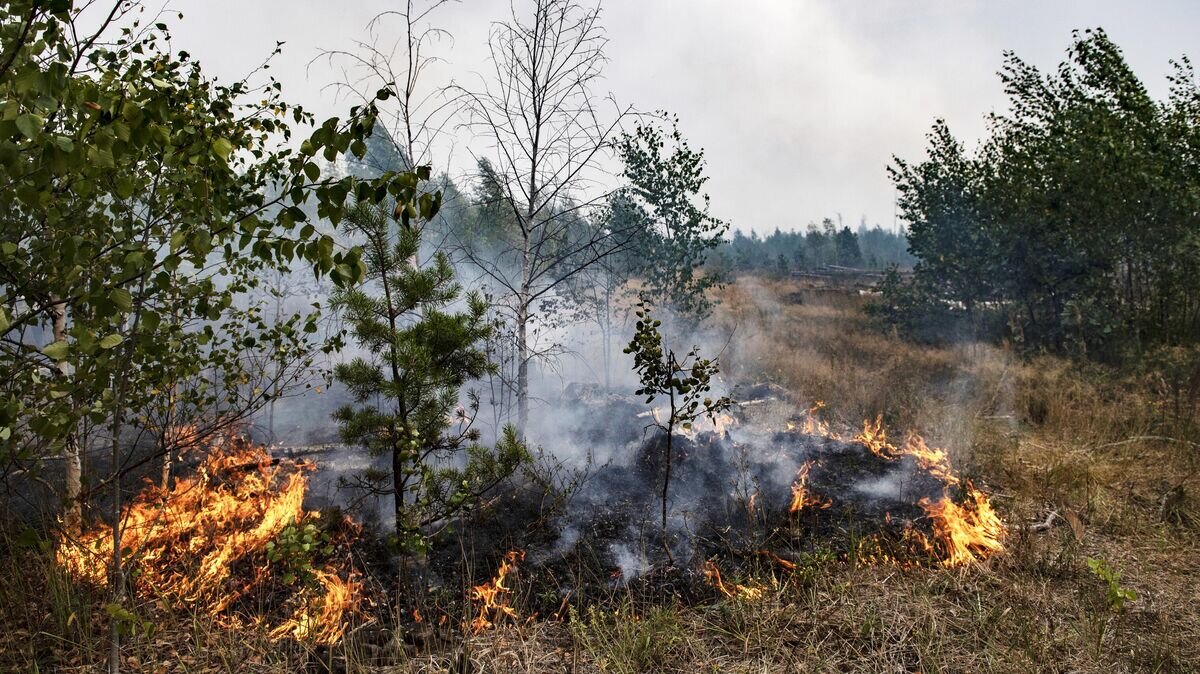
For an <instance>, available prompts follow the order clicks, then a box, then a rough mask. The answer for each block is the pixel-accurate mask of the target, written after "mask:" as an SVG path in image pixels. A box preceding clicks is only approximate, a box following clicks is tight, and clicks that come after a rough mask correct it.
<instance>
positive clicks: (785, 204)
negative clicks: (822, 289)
mask: <svg viewBox="0 0 1200 674" xmlns="http://www.w3.org/2000/svg"><path fill="white" fill-rule="evenodd" d="M584 1H585V2H586V0H584ZM512 2H513V4H514V5H515V6H516V8H517V10H518V11H521V10H522V8H524V7H526V6H527V5H528V4H529V0H512ZM398 5H399V3H389V2H387V1H386V0H343V1H341V2H330V1H329V0H286V1H284V0H173V2H171V3H170V7H171V8H172V9H179V10H181V11H182V12H183V13H184V20H183V21H181V22H175V21H172V24H173V30H174V33H175V46H176V47H177V48H178V49H186V50H188V51H190V52H192V54H194V55H195V56H197V57H198V58H199V59H200V60H201V62H202V63H204V64H205V66H206V67H207V68H208V69H209V70H210V71H211V72H212V73H213V74H216V75H219V76H221V77H222V78H229V77H233V76H235V75H239V74H243V73H244V72H245V71H246V70H247V69H248V68H249V67H251V66H252V64H256V63H258V62H260V61H261V60H262V59H263V57H265V56H266V55H267V54H268V53H269V52H270V49H271V47H272V45H273V44H274V42H275V41H276V40H279V41H286V42H287V45H286V46H285V49H284V53H283V57H282V58H280V59H277V60H276V61H275V62H274V63H275V65H274V68H273V72H274V74H275V76H276V77H278V78H279V79H280V80H281V81H282V82H283V84H284V87H285V89H284V91H285V94H286V98H287V99H288V100H291V101H295V102H299V103H303V104H304V105H306V106H308V107H310V108H311V109H313V110H314V111H315V112H317V113H319V114H320V115H321V116H323V117H324V116H329V115H332V114H337V113H338V112H339V111H341V110H343V109H344V108H345V105H344V104H339V102H338V101H336V100H335V97H334V95H333V93H332V92H331V91H329V90H328V89H326V88H325V85H327V84H329V83H330V82H331V81H333V80H335V79H336V78H337V73H336V72H335V71H334V70H332V69H330V68H328V67H325V66H323V65H321V64H315V65H313V67H311V68H309V67H307V66H308V64H309V61H310V60H312V59H313V58H314V57H315V56H317V55H318V54H319V53H320V50H321V49H345V48H350V47H351V46H352V44H353V42H354V41H355V40H358V39H363V38H364V37H365V36H366V25H367V23H368V21H370V19H371V18H372V17H373V16H374V15H375V14H377V13H378V12H380V11H382V10H386V9H392V8H395V7H397V6H398ZM508 14H509V0H462V2H461V4H459V5H456V6H450V7H447V8H444V9H443V10H442V11H440V13H439V14H438V15H436V19H437V21H438V23H440V25H441V26H442V27H444V28H446V29H447V30H449V31H450V32H451V33H452V34H453V36H454V43H453V44H452V45H451V44H444V45H442V49H440V52H439V53H440V55H441V56H442V57H444V58H445V59H446V60H447V65H446V66H445V67H444V68H442V69H441V70H439V71H438V76H439V77H440V78H445V79H449V78H454V79H455V80H457V81H459V82H463V83H469V82H471V81H472V77H473V75H472V74H473V73H479V72H484V71H485V70H486V68H485V66H486V61H485V58H486V53H487V52H486V42H487V38H488V31H489V27H490V24H491V22H493V21H496V20H500V19H505V18H507V16H508ZM603 23H604V24H605V26H606V28H607V31H608V36H609V38H610V40H611V41H610V43H609V46H608V56H609V58H610V62H609V64H608V68H607V74H606V79H605V82H604V86H603V88H604V89H605V90H607V91H611V92H612V93H613V94H614V95H615V96H616V98H617V99H618V100H619V101H621V102H622V103H627V104H631V105H633V106H635V107H636V108H638V109H640V110H644V111H653V110H657V109H665V110H668V111H671V112H674V113H677V114H678V115H679V117H680V120H681V126H682V129H683V131H684V134H685V135H686V136H687V137H688V138H689V140H690V141H691V142H692V144H693V145H694V146H702V147H704V148H705V150H706V154H707V158H708V164H709V171H708V172H709V175H710V177H711V181H710V182H709V185H708V192H709V193H710V195H711V196H712V204H713V211H714V214H716V215H717V216H719V217H723V218H725V219H728V220H730V221H732V222H733V223H734V225H735V226H737V227H738V228H740V229H742V230H745V231H748V230H750V229H754V230H756V231H758V232H769V231H771V230H773V229H774V228H775V227H780V228H782V229H791V228H803V227H804V226H806V225H807V224H808V223H809V222H813V221H819V220H820V219H822V218H824V217H837V216H838V215H839V214H840V215H841V216H842V217H843V218H844V219H845V222H846V223H847V224H852V225H856V224H857V223H858V222H859V220H860V218H862V217H864V216H865V217H866V219H867V221H868V222H869V223H870V224H876V223H878V224H881V225H884V226H886V227H890V226H891V225H892V223H893V211H894V208H893V204H894V191H893V189H892V186H891V183H890V182H889V180H888V178H887V174H886V171H885V168H886V166H887V164H888V162H889V161H890V158H891V156H892V155H893V154H895V155H899V156H901V157H905V158H919V157H920V156H921V153H922V148H923V143H924V134H925V133H926V132H927V131H928V129H929V127H930V125H931V124H932V122H933V120H934V119H935V118H937V117H944V118H946V119H947V120H948V122H949V123H950V126H951V128H952V129H953V130H954V131H955V132H956V134H957V135H958V136H959V137H961V138H963V139H965V140H967V141H968V142H970V141H974V140H976V139H978V137H979V136H980V134H981V133H982V132H983V119H984V115H985V114H986V113H988V112H989V111H992V110H1002V109H1003V108H1004V106H1005V100H1004V97H1003V95H1002V92H1001V89H1000V84H999V80H998V78H997V77H996V74H995V73H996V71H997V70H998V69H999V67H1000V65H1001V59H1002V52H1003V51H1004V50H1006V49H1012V50H1015V51H1016V52H1017V53H1018V54H1019V55H1020V56H1022V57H1023V58H1024V59H1025V60H1027V61H1030V62H1032V63H1034V64H1036V65H1039V66H1041V67H1043V68H1052V67H1054V66H1055V65H1056V64H1057V63H1058V62H1060V61H1061V60H1062V58H1063V55H1064V50H1065V49H1066V47H1067V45H1068V43H1069V41H1070V36H1071V30H1072V29H1075V28H1087V27H1096V26H1100V27H1103V28H1104V29H1106V30H1107V31H1108V33H1109V36H1110V37H1111V38H1113V39H1114V40H1115V41H1116V42H1117V44H1119V45H1120V46H1121V47H1122V48H1123V49H1124V50H1125V54H1126V57H1127V58H1128V60H1129V61H1130V62H1131V63H1132V65H1133V67H1134V69H1135V71H1136V72H1137V73H1139V74H1140V75H1141V77H1142V78H1143V80H1144V81H1145V82H1146V83H1147V84H1148V85H1149V86H1150V88H1151V90H1152V91H1153V92H1154V93H1155V94H1156V95H1159V96H1162V95H1165V92H1166V80H1165V75H1166V74H1167V72H1168V69H1169V66H1168V61H1169V60H1170V59H1172V58H1178V57H1179V56H1181V55H1183V54H1189V55H1191V56H1194V57H1197V58H1200V54H1198V53H1197V52H1200V49H1197V47H1200V37H1198V36H1200V1H1198V0H1172V1H1161V2H1128V1H1127V2H1116V1H1112V0H1107V1H1100V0H1053V1H1049V0H1017V1H1006V2H996V1H994V0H993V1H983V0H980V1H965V0H964V1H961V2H950V1H948V0H947V1H942V2H937V1H934V0H921V1H908V2H903V1H900V0H869V1H868V0H739V1H737V2H730V1H729V0H722V1H718V0H607V1H605V2H604V3H603ZM455 157H456V159H455V161H458V162H464V161H466V159H467V156H466V153H464V152H462V151H461V150H457V151H456V154H455Z"/></svg>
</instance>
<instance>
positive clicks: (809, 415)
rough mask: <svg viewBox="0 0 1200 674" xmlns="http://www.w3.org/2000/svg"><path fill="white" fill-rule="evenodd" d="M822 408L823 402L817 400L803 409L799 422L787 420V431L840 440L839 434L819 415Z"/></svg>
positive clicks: (823, 407)
mask: <svg viewBox="0 0 1200 674" xmlns="http://www.w3.org/2000/svg"><path fill="white" fill-rule="evenodd" d="M823 409H825V402H824V401H821V400H818V401H817V402H816V404H814V405H813V406H812V407H810V408H808V409H806V410H804V419H803V420H802V421H800V423H798V424H797V423H795V422H792V421H789V422H787V430H788V432H795V431H799V432H800V433H803V434H804V435H820V436H822V437H826V438H830V439H832V440H840V439H841V436H840V435H838V434H837V433H835V432H834V431H833V430H832V429H831V428H830V427H829V422H827V421H825V420H824V419H822V418H821V417H820V416H819V413H820V411H821V410H823Z"/></svg>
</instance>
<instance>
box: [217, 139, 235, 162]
mask: <svg viewBox="0 0 1200 674" xmlns="http://www.w3.org/2000/svg"><path fill="white" fill-rule="evenodd" d="M212 151H213V154H215V155H216V156H218V157H220V158H221V160H223V161H224V160H228V159H229V155H230V154H231V153H232V152H233V143H230V142H229V140H228V139H225V138H217V139H216V140H214V141H213V142H212Z"/></svg>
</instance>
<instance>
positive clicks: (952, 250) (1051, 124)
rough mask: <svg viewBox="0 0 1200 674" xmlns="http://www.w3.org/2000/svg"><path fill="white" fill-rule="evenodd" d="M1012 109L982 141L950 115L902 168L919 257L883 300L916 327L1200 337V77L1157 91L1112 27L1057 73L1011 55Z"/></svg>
mask: <svg viewBox="0 0 1200 674" xmlns="http://www.w3.org/2000/svg"><path fill="white" fill-rule="evenodd" d="M1000 77H1001V81H1002V83H1003V86H1004V90H1005V93H1006V94H1007V95H1008V98H1009V109H1008V110H1007V111H1006V112H1003V113H996V114H993V115H991V116H990V117H989V120H988V121H989V124H988V129H989V132H988V135H987V137H986V138H984V139H983V140H982V142H981V143H980V145H979V147H978V148H977V149H976V150H974V151H968V150H967V149H966V148H965V147H964V146H963V143H962V142H960V141H959V140H958V139H956V138H955V137H954V135H953V134H952V133H951V131H950V129H949V128H948V126H947V125H946V124H945V123H944V122H943V121H938V122H937V123H936V124H935V125H934V127H933V130H932V131H931V132H930V134H929V145H928V150H927V152H928V155H927V157H926V158H925V159H924V160H922V161H919V162H909V161H905V160H902V159H899V158H897V159H896V160H895V162H894V164H893V165H892V167H891V169H890V172H891V175H892V177H893V180H894V181H895V183H896V186H897V188H898V190H899V193H900V200H899V208H900V211H901V213H902V214H903V217H904V219H905V220H906V221H907V222H908V226H909V249H910V251H911V252H912V254H913V255H914V256H915V257H916V258H917V262H916V264H915V265H914V274H913V277H912V279H911V281H907V282H906V281H901V280H900V278H899V277H896V276H893V277H892V278H890V279H889V280H888V282H886V283H885V284H884V286H883V291H884V298H883V300H882V301H881V302H880V303H879V304H878V305H877V306H876V307H875V311H876V313H878V314H879V315H881V316H882V317H883V318H884V319H885V320H887V321H889V322H890V323H892V324H894V325H897V326H899V327H901V328H903V329H905V330H907V331H909V332H910V333H912V334H918V333H920V334H924V335H926V336H933V335H934V334H937V335H941V336H945V335H946V334H947V332H957V333H958V334H970V335H975V334H991V335H995V336H1000V335H1004V336H1006V337H1008V338H1010V339H1012V340H1013V341H1015V342H1016V343H1018V344H1020V345H1023V346H1024V347H1027V348H1033V349H1049V350H1054V351H1067V352H1074V353H1080V354H1086V355H1089V356H1097V357H1102V358H1117V357H1121V356H1124V355H1131V354H1133V355H1136V354H1139V353H1142V352H1144V351H1145V350H1147V349H1150V348H1153V347H1156V346H1159V345H1179V344H1191V343H1194V342H1196V340H1197V338H1198V337H1200V285H1198V284H1200V89H1198V88H1197V84H1196V78H1195V74H1194V72H1193V69H1192V66H1191V64H1190V62H1189V61H1188V60H1187V58H1182V59H1180V60H1179V61H1177V62H1173V70H1172V71H1171V73H1170V74H1169V76H1168V80H1169V83H1170V90H1169V93H1168V95H1167V97H1166V98H1165V99H1164V100H1156V99H1155V98H1154V97H1152V96H1151V94H1150V93H1149V91H1148V90H1147V88H1146V85H1145V84H1144V83H1143V82H1142V81H1141V80H1140V79H1139V78H1138V77H1137V76H1136V74H1135V73H1134V72H1133V70H1132V69H1131V68H1130V66H1129V64H1128V63H1127V62H1126V60H1125V57H1124V55H1123V54H1122V52H1121V50H1120V49H1119V48H1118V46H1117V45H1116V44H1114V43H1113V42H1112V41H1111V40H1110V39H1109V38H1108V36H1107V35H1106V34H1105V33H1104V31H1102V30H1087V31H1083V32H1076V33H1075V34H1074V39H1073V42H1072V44H1071V46H1070V48H1069V49H1068V50H1067V58H1066V60H1065V61H1064V62H1063V63H1062V64H1061V65H1060V66H1059V67H1058V68H1057V69H1055V70H1054V71H1052V72H1046V73H1044V72H1041V71H1040V70H1038V69H1037V68H1035V67H1034V66H1032V65H1030V64H1029V63H1027V62H1025V61H1023V60H1021V59H1020V58H1019V57H1018V56H1017V55H1016V54H1013V53H1011V52H1009V53H1006V55H1005V60H1004V65H1003V67H1002V69H1001V71H1000Z"/></svg>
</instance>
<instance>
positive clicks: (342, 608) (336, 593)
mask: <svg viewBox="0 0 1200 674" xmlns="http://www.w3.org/2000/svg"><path fill="white" fill-rule="evenodd" d="M315 575H316V578H317V582H318V583H320V585H321V588H322V589H323V593H322V595H321V597H320V599H317V600H314V601H311V602H309V603H306V604H304V605H302V606H301V607H300V609H299V610H298V611H297V612H296V615H294V616H293V617H291V618H289V619H287V620H286V621H284V622H283V624H281V625H280V626H279V627H276V628H275V629H273V630H271V638H273V639H282V638H284V637H292V638H294V639H297V640H299V641H310V642H314V643H318V644H325V645H333V644H336V643H337V642H339V641H341V640H342V637H343V636H345V634H346V622H345V620H344V617H345V615H346V614H347V613H350V612H353V611H355V610H357V606H358V601H359V591H360V589H361V584H360V583H359V582H357V581H355V580H353V579H350V580H342V579H341V578H339V577H338V576H337V574H335V573H331V572H329V571H317V572H316V574H315Z"/></svg>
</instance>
